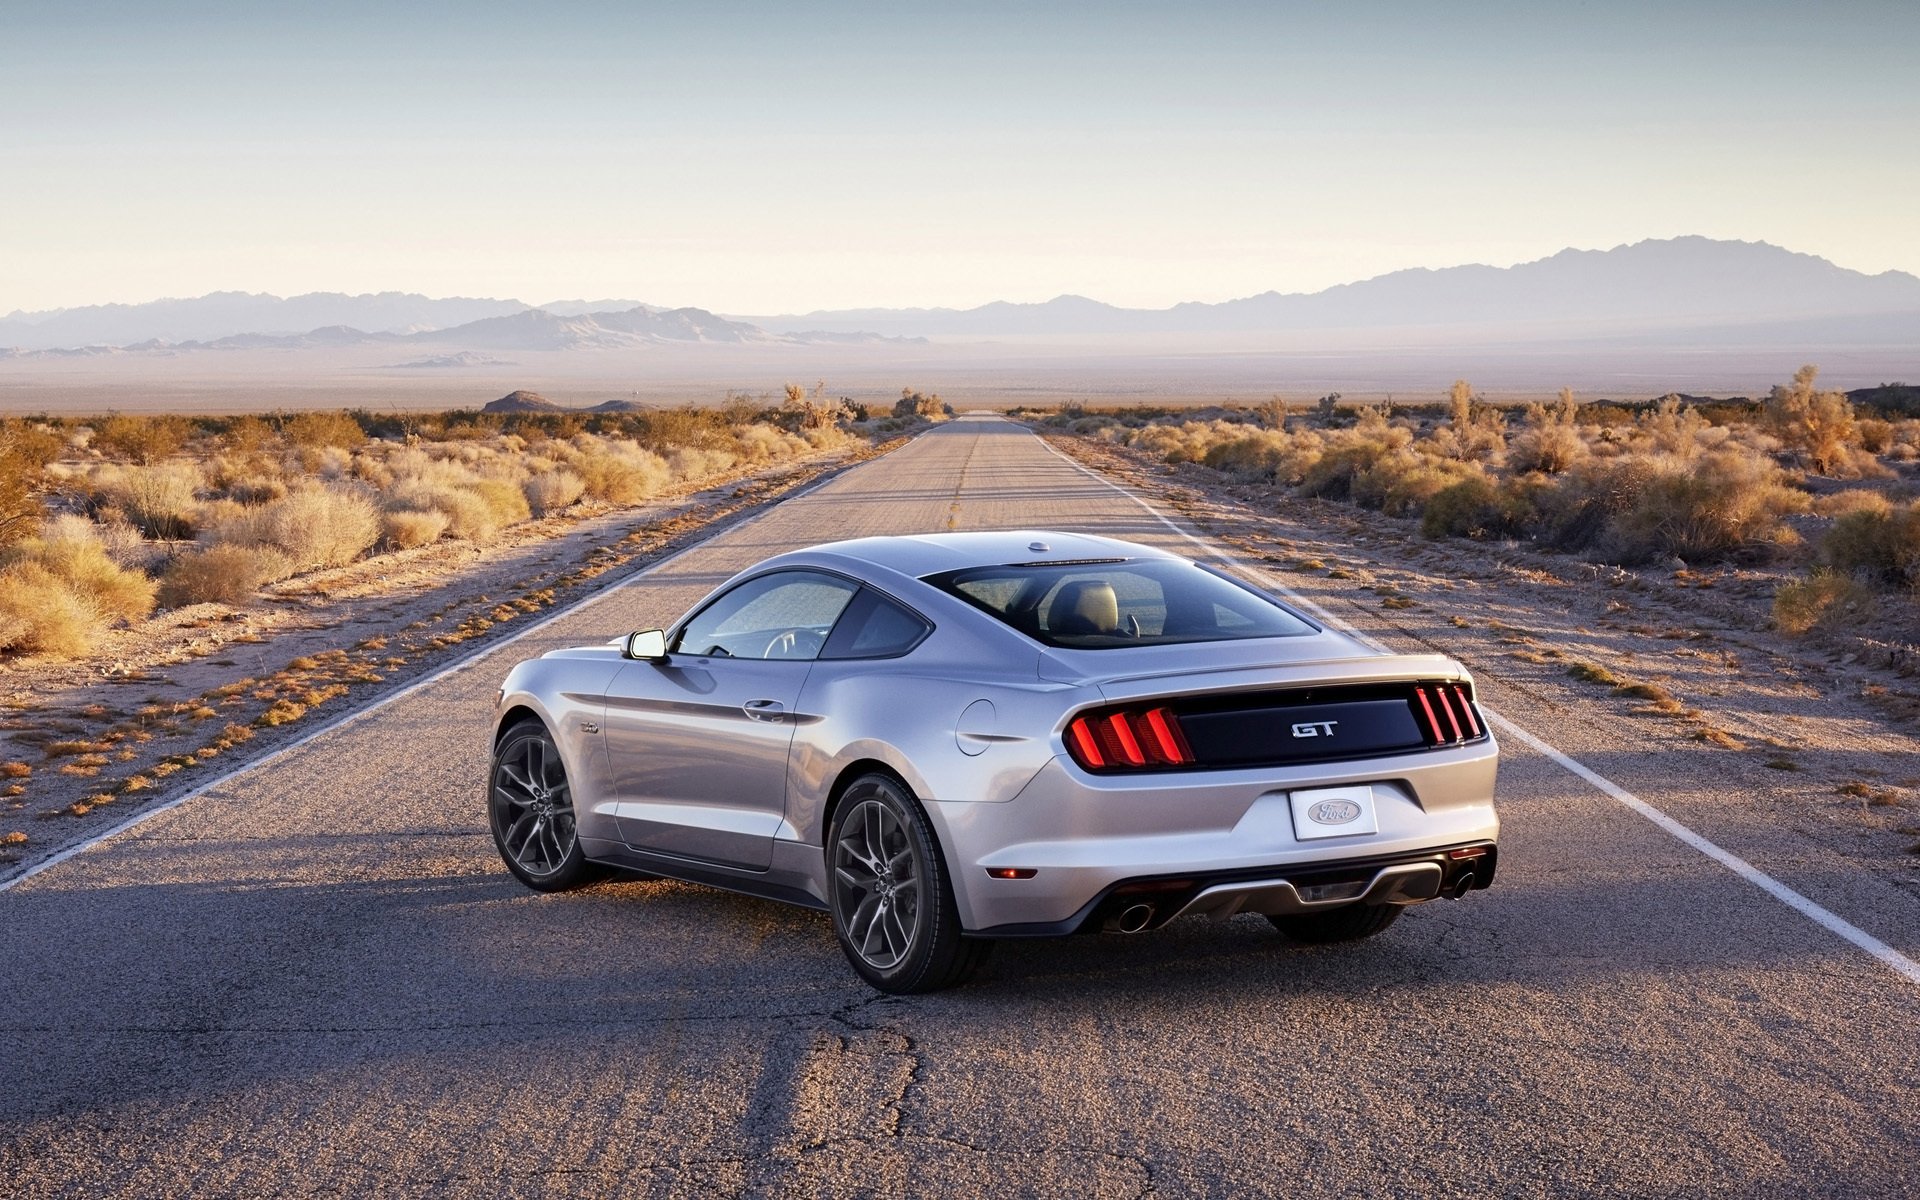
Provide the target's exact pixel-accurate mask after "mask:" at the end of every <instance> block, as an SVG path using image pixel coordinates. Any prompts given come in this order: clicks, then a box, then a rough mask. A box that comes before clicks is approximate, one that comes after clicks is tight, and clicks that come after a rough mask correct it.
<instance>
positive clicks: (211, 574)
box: [160, 545, 293, 608]
mask: <svg viewBox="0 0 1920 1200" xmlns="http://www.w3.org/2000/svg"><path fill="white" fill-rule="evenodd" d="M291 574H293V560H292V559H290V558H288V557H287V555H286V553H285V552H284V551H282V550H280V549H278V548H276V547H273V546H235V545H216V546H208V547H206V548H204V549H199V550H189V551H187V552H186V553H184V554H181V555H179V556H178V557H176V558H175V559H174V560H173V562H172V563H170V564H168V566H167V570H166V573H165V574H163V575H162V576H161V577H160V603H162V604H164V605H166V606H167V607H168V608H178V607H180V606H181V605H185V604H205V603H217V604H241V603H244V602H246V601H247V600H249V599H251V598H252V597H253V595H254V593H255V592H258V591H259V590H260V589H261V588H263V587H265V586H266V585H267V584H269V583H272V582H273V581H274V580H276V579H285V578H286V577H287V576H288V575H291Z"/></svg>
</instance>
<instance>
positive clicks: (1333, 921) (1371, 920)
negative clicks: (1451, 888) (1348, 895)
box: [1267, 904, 1405, 945]
mask: <svg viewBox="0 0 1920 1200" xmlns="http://www.w3.org/2000/svg"><path fill="white" fill-rule="evenodd" d="M1403 907H1405V906H1404V905H1399V904H1349V905H1347V906H1346V907H1345V908H1335V909H1329V910H1328V911H1326V912H1315V913H1290V914H1287V915H1284V916H1282V915H1279V914H1274V915H1270V916H1269V917H1267V920H1269V921H1272V922H1273V927H1274V928H1275V929H1278V930H1279V931H1280V932H1281V933H1284V934H1286V935H1287V936H1288V937H1290V938H1292V939H1293V940H1294V941H1296V942H1310V943H1313V944H1315V945H1325V944H1327V943H1331V942H1357V941H1359V940H1360V939H1361V938H1370V937H1372V936H1373V935H1374V934H1376V933H1379V932H1380V931H1381V930H1383V929H1385V928H1386V927H1387V926H1389V925H1391V924H1393V923H1394V922H1395V921H1397V920H1399V919H1400V910H1401V908H1403Z"/></svg>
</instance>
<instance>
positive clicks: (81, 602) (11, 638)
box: [0, 562, 103, 658]
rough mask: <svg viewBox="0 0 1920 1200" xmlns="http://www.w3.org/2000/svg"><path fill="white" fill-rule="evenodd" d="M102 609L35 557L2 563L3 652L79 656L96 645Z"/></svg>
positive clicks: (0, 615) (0, 642)
mask: <svg viewBox="0 0 1920 1200" xmlns="http://www.w3.org/2000/svg"><path fill="white" fill-rule="evenodd" d="M102 624H103V622H102V621H101V618H100V614H99V613H98V612H97V611H96V610H95V609H94V608H93V606H92V605H90V604H88V603H87V602H86V600H85V599H83V598H82V597H81V596H80V595H79V594H78V593H76V592H74V591H72V590H71V589H69V588H68V587H66V586H65V585H64V584H63V583H62V582H61V581H60V578H59V576H57V575H55V574H54V573H53V572H52V571H49V570H47V568H45V567H43V566H41V565H40V564H39V563H35V562H16V563H12V564H9V565H8V566H5V567H0V651H5V652H9V653H16V654H44V655H47V656H48V657H51V658H75V657H78V656H79V655H82V654H85V653H86V652H87V651H88V650H89V649H91V648H92V647H93V643H94V639H95V638H96V637H97V636H98V635H99V631H100V629H101V626H102Z"/></svg>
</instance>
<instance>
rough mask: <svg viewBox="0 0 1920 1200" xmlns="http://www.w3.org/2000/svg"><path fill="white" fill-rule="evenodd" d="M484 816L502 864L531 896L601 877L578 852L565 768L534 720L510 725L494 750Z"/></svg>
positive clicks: (578, 847)
mask: <svg viewBox="0 0 1920 1200" xmlns="http://www.w3.org/2000/svg"><path fill="white" fill-rule="evenodd" d="M487 817H488V822H487V823H488V824H489V825H490V826H492V828H493V845H494V848H495V849H497V850H499V851H500V859H501V861H502V862H504V863H506V864H507V870H509V871H512V872H513V874H514V877H515V878H517V879H519V880H520V882H521V883H524V884H526V885H527V886H528V887H530V888H533V889H535V890H536V891H542V892H563V891H566V890H568V889H569V888H577V887H582V886H584V885H586V884H589V883H592V882H593V881H594V880H596V879H598V878H600V877H601V876H602V875H603V874H604V871H603V870H602V869H601V868H600V867H598V866H596V865H595V864H593V863H590V862H588V861H587V856H586V854H585V853H584V852H583V851H582V850H581V849H580V839H579V837H578V836H577V834H576V831H575V825H574V813H573V789H572V787H570V786H569V785H568V783H567V768H566V764H565V763H563V762H561V761H560V748H559V747H558V746H555V745H554V744H553V735H552V734H550V733H548V732H547V727H546V726H545V725H542V724H540V722H538V721H524V722H522V723H520V724H518V725H515V726H514V727H513V728H512V729H509V730H508V731H507V734H506V736H505V737H503V738H501V739H500V744H499V746H497V747H496V748H495V749H494V752H493V769H492V772H491V774H490V775H489V777H488V786H487Z"/></svg>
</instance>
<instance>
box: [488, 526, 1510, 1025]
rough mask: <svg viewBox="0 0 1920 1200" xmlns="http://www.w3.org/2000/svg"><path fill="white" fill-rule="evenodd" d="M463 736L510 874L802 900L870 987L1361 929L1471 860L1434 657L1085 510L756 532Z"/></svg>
mask: <svg viewBox="0 0 1920 1200" xmlns="http://www.w3.org/2000/svg"><path fill="white" fill-rule="evenodd" d="M493 745H494V749H493V762H492V767H491V774H490V778H489V787H488V804H487V808H488V814H489V817H490V820H491V824H492V828H493V838H494V842H495V844H496V845H497V846H498V847H499V850H500V855H501V857H502V858H503V859H504V860H505V861H506V864H507V868H508V869H509V870H511V871H512V872H513V873H514V874H515V875H516V876H518V877H519V878H520V879H521V880H522V881H523V882H524V883H526V884H527V885H528V886H529V887H533V888H538V889H541V890H543V891H551V890H558V889H563V888H571V887H576V886H579V885H581V884H584V883H587V882H589V881H591V880H593V879H594V878H596V877H598V876H600V875H602V874H604V873H605V872H606V871H608V870H610V869H619V870H624V871H632V872H640V873H644V874H647V875H653V876H670V877H672V878H675V879H684V880H692V881H696V882H699V883H705V884H711V885H713V886H716V887H722V888H730V889H732V890H734V891H739V892H746V893H750V894H752V895H755V896H764V897H768V898H771V899H776V900H786V901H790V902H792V903H795V904H800V905H805V906H807V907H809V908H817V909H825V910H826V911H827V912H828V913H830V914H831V915H832V918H833V928H834V932H835V933H836V934H838V936H839V939H840V945H841V948H842V949H843V950H845V952H846V955H847V958H848V960H849V961H850V962H851V963H852V964H853V967H854V970H856V971H858V972H859V973H860V975H861V976H863V977H864V978H865V979H866V980H867V981H868V982H869V983H871V984H873V985H874V986H875V987H877V988H880V989H882V990H885V991H890V992H914V991H928V990H931V989H934V988H940V987H946V986H950V985H952V984H956V983H959V982H960V981H962V980H963V979H965V978H966V977H967V976H968V975H969V974H970V973H971V972H972V971H973V970H974V968H975V967H976V966H978V965H979V963H980V962H981V960H982V959H983V958H984V957H985V955H986V953H987V951H988V949H989V948H990V947H991V946H992V945H993V941H994V939H996V938H1011V937H1052V936H1056V935H1061V934H1069V933H1079V932H1083V931H1095V930H1118V931H1121V932H1126V933H1134V932H1138V931H1140V930H1143V929H1153V928H1157V927H1159V926H1161V925H1164V924H1166V923H1167V922H1169V921H1172V920H1175V919H1177V918H1179V917H1184V916H1190V915H1194V914H1204V915H1206V916H1210V917H1213V918H1216V919H1224V918H1226V917H1230V916H1232V915H1234V914H1235V913H1242V912H1249V913H1262V914H1264V915H1266V916H1267V918H1268V919H1269V920H1271V921H1272V922H1273V924H1274V925H1275V926H1276V927H1277V928H1278V929H1279V930H1280V931H1281V932H1282V933H1284V934H1286V935H1287V936H1288V937H1290V938H1293V939H1295V940H1298V941H1306V942H1336V941H1346V940H1351V939H1355V938H1362V937H1367V936H1369V935H1371V934H1375V933H1378V932H1380V931H1381V930H1382V929H1385V928H1386V927H1387V926H1388V925H1390V924H1392V923H1393V920H1394V919H1395V918H1396V917H1398V916H1399V915H1400V912H1401V910H1402V909H1403V908H1406V907H1407V906H1409V905H1412V904H1417V903H1419V902H1420V901H1423V900H1432V899H1434V898H1436V897H1441V896H1446V897H1456V898H1457V897H1460V896H1463V895H1465V894H1466V893H1467V892H1469V891H1471V890H1473V889H1476V888H1484V887H1486V886H1488V885H1489V884H1490V883H1492V882H1493V871H1494V864H1495V862H1496V861H1497V857H1498V856H1497V852H1496V848H1495V838H1496V836H1497V834H1498V831H1499V820H1498V818H1496V817H1495V815H1494V811H1493V784H1494V772H1495V769H1496V766H1497V763H1498V756H1499V751H1498V749H1497V748H1496V747H1495V745H1494V741H1493V736H1492V734H1491V733H1490V732H1489V731H1488V729H1487V726H1486V722H1485V720H1484V719H1483V718H1482V716H1481V714H1480V713H1479V711H1478V710H1477V709H1476V707H1475V703H1474V694H1473V681H1472V679H1471V678H1470V677H1469V676H1468V675H1467V673H1466V671H1465V670H1464V669H1463V668H1462V667H1461V666H1460V664H1458V663H1456V662H1454V661H1452V660H1451V659H1447V658H1443V657H1440V656H1437V655H1397V654H1384V653H1380V652H1377V651H1374V650H1372V649H1370V648H1368V647H1366V646H1364V645H1362V644H1361V643H1359V642H1357V641H1355V640H1354V639H1352V638H1350V637H1347V636H1345V635H1343V634H1341V633H1339V632H1336V631H1334V630H1331V629H1328V628H1326V627H1325V626H1323V625H1321V624H1318V623H1317V622H1315V621H1313V620H1312V619H1310V618H1309V617H1307V616H1306V615H1304V614H1303V613H1301V612H1299V611H1297V610H1295V609H1294V608H1292V607H1289V606H1288V605H1286V604H1285V603H1282V602H1281V601H1280V600H1278V599H1276V598H1274V597H1272V596H1269V595H1266V594H1264V593H1262V592H1260V591H1257V590H1255V589H1254V588H1252V587H1250V586H1248V585H1247V584H1246V583H1243V582H1241V581H1240V580H1239V579H1236V578H1234V577H1233V576H1231V575H1228V574H1226V573H1224V572H1222V571H1219V570H1215V569H1214V568H1212V567H1210V566H1207V565H1204V564H1200V563H1194V562H1190V561H1188V560H1186V559H1183V558H1179V557H1176V556H1174V555H1171V554H1167V553H1164V552H1162V551H1159V550H1154V549H1150V548H1148V547H1145V546H1139V545H1134V544H1132V543H1129V542H1122V541H1115V540H1112V539H1110V538H1100V537H1088V536H1085V535H1082V534H1073V533H1051V532H1020V533H953V534H933V535H927V536H922V537H884V538H863V539H860V540H858V541H846V542H834V543H831V544H829V545H824V546H815V547H813V548H811V549H807V550H799V551H795V552H793V553H790V554H782V555H779V556H778V557H775V558H771V559H768V560H767V561H765V562H763V563H761V564H759V565H758V566H756V567H753V568H751V569H749V570H747V571H744V572H742V573H741V574H739V575H737V576H735V577H734V578H732V579H730V580H728V581H727V582H726V583H725V584H723V585H721V587H720V588H719V589H718V590H716V591H715V592H714V593H713V594H712V595H710V596H708V597H707V598H706V599H705V600H703V601H701V603H700V604H698V605H696V606H695V607H694V609H693V611H692V612H690V613H689V614H687V615H686V616H685V617H682V618H681V619H680V621H679V622H678V623H677V624H675V625H674V626H673V628H671V629H669V630H666V631H664V632H663V631H660V630H646V631H644V632H640V633H634V634H630V635H628V636H627V637H625V638H622V639H621V640H620V641H618V642H616V643H613V644H611V645H606V646H590V647H586V648H582V649H575V650H559V651H555V652H554V653H551V654H547V655H544V656H542V657H540V658H536V659H531V660H529V661H527V662H523V663H521V664H519V665H518V666H516V667H515V668H514V669H513V671H512V672H511V673H510V674H509V675H508V676H507V679H506V683H505V684H504V686H503V687H502V689H501V692H500V703H499V717H498V721H497V725H496V728H495V732H494V740H493Z"/></svg>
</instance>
